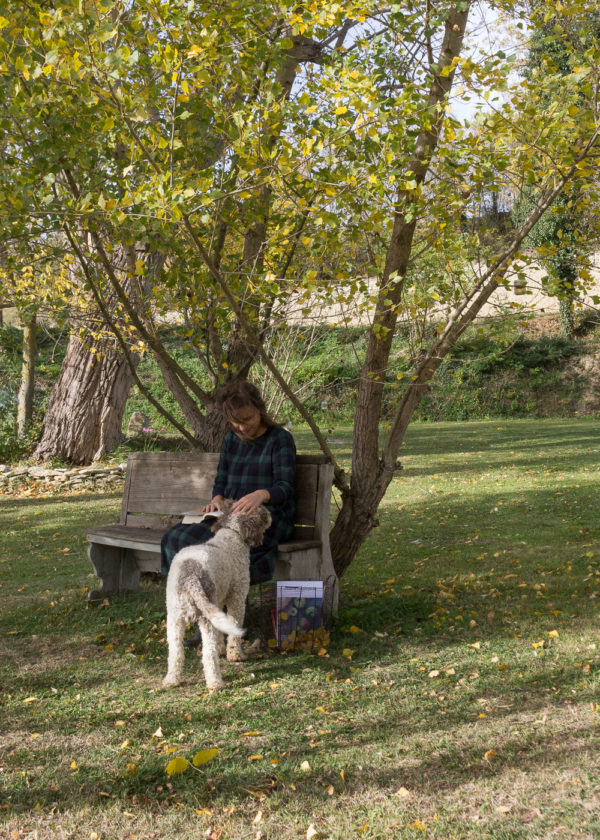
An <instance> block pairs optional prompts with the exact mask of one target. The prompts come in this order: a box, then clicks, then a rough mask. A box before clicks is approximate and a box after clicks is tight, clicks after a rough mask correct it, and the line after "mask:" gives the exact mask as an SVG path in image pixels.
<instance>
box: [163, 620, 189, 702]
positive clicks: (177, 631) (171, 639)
mask: <svg viewBox="0 0 600 840" xmlns="http://www.w3.org/2000/svg"><path fill="white" fill-rule="evenodd" d="M184 633H185V618H184V616H183V613H182V612H181V610H180V609H177V608H171V609H169V610H168V612H167V642H168V645H169V666H168V669H167V675H166V677H165V678H164V680H163V685H164V686H170V685H179V683H180V682H181V678H182V676H183V662H184V657H185V650H184V648H183V636H184Z"/></svg>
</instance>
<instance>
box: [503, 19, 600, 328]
mask: <svg viewBox="0 0 600 840" xmlns="http://www.w3.org/2000/svg"><path fill="white" fill-rule="evenodd" d="M599 34H600V18H599V16H598V12H597V11H595V12H594V13H593V14H592V16H591V17H590V18H588V19H587V20H586V21H585V22H582V21H579V20H577V19H576V20H573V21H568V22H563V23H562V24H560V23H557V22H556V21H553V20H552V19H549V20H548V21H546V22H545V23H544V24H543V25H542V26H541V27H540V28H539V29H538V30H537V31H536V32H535V33H534V35H533V37H532V38H531V41H530V47H529V55H528V63H527V68H526V75H527V77H528V78H530V79H531V80H532V81H533V82H535V79H536V78H539V77H541V76H543V75H545V74H548V73H550V74H554V75H555V76H556V75H560V76H567V75H568V74H570V73H572V72H573V68H574V67H577V65H578V63H579V56H580V55H581V54H582V53H584V52H585V50H586V48H587V47H588V46H589V45H590V44H592V43H593V41H594V39H597V38H598V35H599ZM583 95H584V94H583V92H582V96H583ZM545 102H546V104H547V105H548V106H550V105H551V99H550V94H547V95H546V97H545ZM531 200H532V189H531V186H529V187H525V189H524V191H523V194H522V195H521V196H520V198H519V200H518V201H517V205H516V207H515V210H514V215H515V217H516V219H517V220H519V219H522V218H523V217H524V216H525V215H526V214H527V212H528V211H529V210H530V209H531ZM579 201H580V195H579V187H578V179H577V178H575V179H573V181H572V182H571V184H570V185H569V188H568V189H567V190H565V192H564V193H563V194H562V195H560V196H558V197H557V199H556V200H555V202H554V204H553V205H552V207H551V209H550V211H549V212H548V213H546V214H545V215H544V216H543V218H542V219H540V221H539V222H538V223H537V224H536V226H535V227H534V229H533V230H532V231H531V233H530V235H529V238H528V242H529V243H531V244H532V245H533V246H534V247H536V248H537V251H538V254H539V257H540V259H541V261H542V263H543V264H544V266H545V267H546V269H547V271H548V273H549V278H548V279H547V281H546V291H547V292H548V294H553V295H556V296H557V297H558V301H559V313H560V322H561V326H562V331H563V333H564V335H565V336H567V337H569V338H570V337H572V335H573V329H574V320H573V315H574V313H573V306H574V302H575V300H576V298H577V281H578V278H579V274H580V271H583V272H584V274H585V275H586V276H589V272H588V269H589V265H588V263H589V260H588V257H589V254H590V250H591V249H590V241H589V236H590V233H591V231H590V229H589V224H588V218H587V216H588V212H589V211H588V210H587V208H586V207H585V205H584V206H583V207H581V206H579Z"/></svg>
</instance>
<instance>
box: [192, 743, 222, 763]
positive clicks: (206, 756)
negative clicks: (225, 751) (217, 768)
mask: <svg viewBox="0 0 600 840" xmlns="http://www.w3.org/2000/svg"><path fill="white" fill-rule="evenodd" d="M219 752H221V750H218V749H216V748H213V749H211V750H201V751H200V752H198V753H196V755H195V756H194V757H193V759H192V764H193V765H194V767H200V765H201V764H208V762H209V761H212V760H213V758H214V757H215V756H216V754H217V753H219Z"/></svg>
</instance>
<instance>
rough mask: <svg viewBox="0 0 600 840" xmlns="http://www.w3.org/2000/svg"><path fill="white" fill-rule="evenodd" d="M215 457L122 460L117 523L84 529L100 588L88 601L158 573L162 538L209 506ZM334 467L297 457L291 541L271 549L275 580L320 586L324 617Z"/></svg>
mask: <svg viewBox="0 0 600 840" xmlns="http://www.w3.org/2000/svg"><path fill="white" fill-rule="evenodd" d="M218 460H219V454H218V453H181V452H179V453H168V452H135V453H132V454H131V455H130V456H129V460H128V463H127V471H126V474H125V487H124V491H123V503H122V509H121V521H120V523H119V524H115V525H104V526H100V527H94V528H90V529H88V530H87V531H86V538H87V541H88V558H89V560H90V562H91V564H92V566H93V568H94V571H95V573H96V575H97V576H98V577H99V578H100V581H101V584H100V587H99V588H97V589H93V590H92V591H90V593H89V595H88V598H89V599H90V600H91V601H96V600H100V599H103V598H105V597H107V596H109V595H113V594H117V593H122V592H128V591H135V590H136V589H137V588H138V586H139V580H140V574H141V573H142V572H160V543H161V538H162V535H163V534H164V532H165V531H166V530H167V529H168V528H170V527H172V526H173V525H175V524H177V523H178V522H181V519H182V517H183V514H184V512H185V511H187V510H198V509H199V508H201V507H202V506H203V505H204V504H206V503H207V502H208V501H210V492H211V490H212V484H213V481H214V477H215V474H216V470H217V464H218ZM332 480H333V468H332V466H331V465H330V464H329V463H328V462H327V461H326V460H325V458H324V457H323V456H310V455H298V456H297V463H296V502H297V512H296V524H295V527H294V536H293V538H292V539H291V540H290V541H288V542H287V543H282V544H280V545H279V547H278V553H277V559H276V563H275V572H274V575H273V579H274V580H322V581H323V584H324V599H323V608H324V613H325V616H326V618H330V617H331V614H332V613H334V612H335V611H336V610H337V598H338V579H337V575H336V574H335V571H334V569H333V563H332V560H331V551H330V547H329V505H330V498H331V484H332Z"/></svg>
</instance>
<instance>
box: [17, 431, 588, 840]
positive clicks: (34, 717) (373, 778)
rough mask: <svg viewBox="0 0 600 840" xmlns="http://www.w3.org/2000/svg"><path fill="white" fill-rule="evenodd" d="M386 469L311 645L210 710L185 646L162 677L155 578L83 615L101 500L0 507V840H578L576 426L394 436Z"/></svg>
mask: <svg viewBox="0 0 600 840" xmlns="http://www.w3.org/2000/svg"><path fill="white" fill-rule="evenodd" d="M332 438H333V440H334V441H336V442H335V444H334V445H335V447H336V448H337V450H338V451H339V452H340V454H341V456H342V457H344V458H347V457H348V456H349V448H350V433H349V430H348V429H339V430H336V432H335V433H334V434H333V435H332ZM297 441H298V444H299V449H300V450H301V451H308V449H310V448H311V443H310V439H309V437H308V435H306V434H304V433H300V434H298V435H297ZM402 463H403V469H402V470H401V471H399V472H398V473H397V476H396V478H395V480H394V482H393V483H392V485H391V486H390V488H389V491H388V494H387V496H386V498H385V500H384V503H383V505H382V507H381V511H380V514H381V515H380V520H381V525H380V528H378V529H377V531H376V532H374V533H373V535H372V536H371V538H370V540H369V541H368V543H367V544H366V545H365V546H364V548H363V550H362V552H361V554H360V556H359V557H358V558H357V560H356V561H355V562H354V564H353V565H352V566H351V567H350V569H349V571H348V574H347V575H346V577H345V578H344V580H343V581H342V587H341V589H342V601H341V608H340V614H339V617H338V621H337V623H336V626H335V628H334V630H333V633H332V636H331V641H330V643H329V645H328V646H327V653H326V655H321V656H318V655H316V654H309V653H290V654H286V655H284V654H281V653H274V652H269V653H268V654H265V655H263V656H254V657H253V658H252V659H250V660H249V661H248V662H246V663H243V664H240V665H235V666H234V665H227V664H225V666H224V677H225V680H226V682H227V688H226V690H225V691H223V692H217V693H215V694H212V695H211V694H209V693H207V692H206V691H205V690H204V684H203V681H202V676H201V668H200V663H199V661H198V660H197V659H196V657H195V654H194V652H191V651H190V652H188V653H187V668H188V670H187V674H188V679H187V682H186V683H185V684H184V685H183V686H181V687H179V688H177V689H169V690H165V689H163V688H162V687H161V680H162V677H163V676H164V673H165V671H166V653H167V651H166V644H165V638H164V587H163V585H162V584H161V583H157V582H148V583H145V584H144V585H143V587H142V589H141V590H140V592H139V593H138V594H135V595H131V596H128V597H121V598H114V599H112V600H111V602H110V604H109V603H106V604H105V605H104V606H100V607H96V608H88V607H87V605H86V601H85V591H86V588H87V587H91V586H92V585H93V584H94V582H95V578H93V576H91V567H90V566H89V564H88V561H87V559H86V557H85V549H84V540H83V534H82V531H83V528H84V527H85V526H86V525H90V524H95V523H101V522H109V521H111V520H114V519H115V518H116V517H117V513H118V508H119V499H118V498H117V496H114V495H102V494H94V493H72V494H69V495H66V494H65V495H62V496H39V495H31V496H25V495H22V494H21V495H15V496H5V497H3V498H2V500H1V501H0V531H1V533H2V541H1V546H0V598H1V600H2V614H1V618H0V646H1V651H0V657H1V661H0V669H1V670H0V677H1V695H0V697H1V700H0V704H1V705H0V720H1V727H0V837H2V838H4V837H6V838H13V837H14V838H36V839H37V840H46V838H78V839H79V838H83V839H84V840H85V838H90V840H96V838H131V840H134V838H139V840H142V839H144V840H145V838H161V840H163V838H164V839H165V840H170V838H176V837H177V838H191V837H199V838H202V837H207V838H209V840H219V838H221V840H241V838H256V840H260V838H264V840H270V839H271V838H273V840H288V839H289V838H311V837H314V838H316V840H319V838H322V840H325V838H331V840H341V839H342V838H344V840H345V838H381V840H389V838H398V840H414V839H415V838H424V839H426V838H427V839H428V838H439V840H451V839H452V838H454V840H460V839H461V838H477V839H478V840H479V838H493V840H525V839H526V838H528V839H529V838H531V840H533V838H536V840H537V838H539V840H542V838H544V840H546V838H561V840H597V838H598V837H599V836H600V749H599V748H600V740H599V739H600V727H599V724H600V705H599V704H600V696H599V693H598V688H599V674H600V667H599V665H600V656H599V654H600V632H599V631H600V611H599V609H598V606H599V604H600V540H599V534H600V525H599V514H598V510H599V507H600V503H599V500H600V429H599V425H598V421H597V420H593V419H590V418H586V419H581V420H564V421H561V420H544V421H539V420H535V421H533V420H527V421H493V422H477V423H443V424H435V425H414V426H413V427H412V428H411V430H410V433H409V435H408V440H407V444H406V447H405V449H404V451H403V457H402ZM333 507H335V500H334V505H333ZM206 749H217V750H219V752H218V753H216V755H215V756H214V758H212V760H211V761H210V762H209V763H206V764H203V765H202V766H200V767H198V768H197V769H195V768H192V767H189V768H188V769H187V770H186V772H184V773H183V774H181V775H173V776H169V775H168V774H167V773H166V770H165V768H166V766H167V764H168V763H169V761H170V760H171V759H173V758H174V757H177V756H182V757H185V758H187V759H190V760H191V759H192V757H193V756H194V755H195V754H196V753H198V752H200V751H202V750H206Z"/></svg>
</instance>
